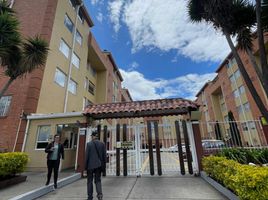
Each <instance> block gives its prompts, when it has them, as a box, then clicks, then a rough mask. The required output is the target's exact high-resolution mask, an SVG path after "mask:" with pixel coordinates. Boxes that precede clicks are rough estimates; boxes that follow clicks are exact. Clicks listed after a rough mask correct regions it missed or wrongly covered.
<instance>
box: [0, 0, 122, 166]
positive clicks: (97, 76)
mask: <svg viewBox="0 0 268 200" xmlns="http://www.w3.org/2000/svg"><path fill="white" fill-rule="evenodd" d="M12 2H13V4H12V6H13V8H14V9H15V11H16V13H17V15H18V18H19V20H20V22H21V32H22V34H23V35H24V36H25V37H27V36H34V35H41V36H42V37H43V38H45V39H46V40H47V41H48V42H49V48H50V51H49V54H48V58H47V61H46V65H45V66H43V67H42V68H40V69H38V70H36V71H34V72H33V73H31V74H28V75H27V76H26V77H23V78H21V79H18V80H16V81H14V83H13V84H12V85H11V87H10V88H9V89H8V91H7V92H6V93H5V96H4V97H3V98H1V100H0V137H1V140H0V148H1V149H6V150H8V151H13V150H15V151H21V150H23V151H26V152H31V151H32V150H43V148H44V146H45V145H46V144H47V142H48V139H51V135H53V134H55V133H62V134H63V135H62V139H63V140H64V141H63V142H65V143H66V147H67V148H69V149H70V152H71V149H72V150H73V152H72V154H75V153H76V151H75V148H76V145H77V135H78V134H79V133H78V132H79V130H78V128H77V127H79V126H82V125H81V124H85V123H86V119H85V118H84V117H83V115H82V111H83V109H84V108H85V107H86V106H87V105H90V104H95V103H107V102H113V101H121V82H122V81H123V79H122V76H121V74H120V72H119V70H118V67H117V66H116V63H115V61H114V59H113V56H112V54H111V52H107V51H102V50H101V49H100V47H99V46H98V44H97V42H96V40H95V38H94V36H93V35H92V33H91V31H90V29H91V27H92V26H93V22H92V20H91V18H90V16H89V14H88V12H87V10H86V8H85V6H83V5H81V0H39V1H36V0H24V1H19V0H15V1H12ZM6 81H7V77H5V76H4V74H3V71H0V85H3V84H4V83H5V82H6ZM40 155H41V154H40V153H38V151H37V152H36V153H34V154H33V155H32V157H38V156H40ZM70 157H72V159H73V156H70ZM40 162H41V161H40ZM68 162H69V164H68ZM71 162H73V160H69V161H68V158H67V161H66V166H68V165H70V163H71ZM39 164H40V163H39ZM35 166H38V163H37V164H35Z"/></svg>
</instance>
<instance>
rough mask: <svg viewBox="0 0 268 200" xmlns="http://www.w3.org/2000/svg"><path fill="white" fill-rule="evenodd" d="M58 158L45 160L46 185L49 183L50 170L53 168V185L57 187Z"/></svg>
mask: <svg viewBox="0 0 268 200" xmlns="http://www.w3.org/2000/svg"><path fill="white" fill-rule="evenodd" d="M59 166H60V160H47V171H48V172H47V182H46V185H48V184H49V182H50V178H51V174H52V170H53V169H54V171H53V173H54V186H55V187H57V181H58V172H59Z"/></svg>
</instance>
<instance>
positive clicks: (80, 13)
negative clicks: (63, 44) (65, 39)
mask: <svg viewBox="0 0 268 200" xmlns="http://www.w3.org/2000/svg"><path fill="white" fill-rule="evenodd" d="M78 19H79V20H80V22H81V23H84V15H83V12H82V9H81V8H80V9H79V12H78Z"/></svg>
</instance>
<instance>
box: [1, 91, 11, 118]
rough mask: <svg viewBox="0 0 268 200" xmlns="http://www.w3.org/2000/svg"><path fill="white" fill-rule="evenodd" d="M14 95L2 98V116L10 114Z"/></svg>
mask: <svg viewBox="0 0 268 200" xmlns="http://www.w3.org/2000/svg"><path fill="white" fill-rule="evenodd" d="M11 100H12V96H3V97H2V98H1V99H0V111H1V112H0V117H4V116H7V115H8V111H9V108H10V104H11Z"/></svg>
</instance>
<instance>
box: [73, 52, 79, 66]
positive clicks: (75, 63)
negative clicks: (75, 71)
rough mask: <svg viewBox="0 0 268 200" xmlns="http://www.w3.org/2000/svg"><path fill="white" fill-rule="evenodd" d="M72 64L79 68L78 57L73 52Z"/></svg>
mask: <svg viewBox="0 0 268 200" xmlns="http://www.w3.org/2000/svg"><path fill="white" fill-rule="evenodd" d="M72 64H73V65H74V66H75V67H76V68H79V67H80V58H79V57H78V56H77V55H76V54H75V53H73V56H72Z"/></svg>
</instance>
